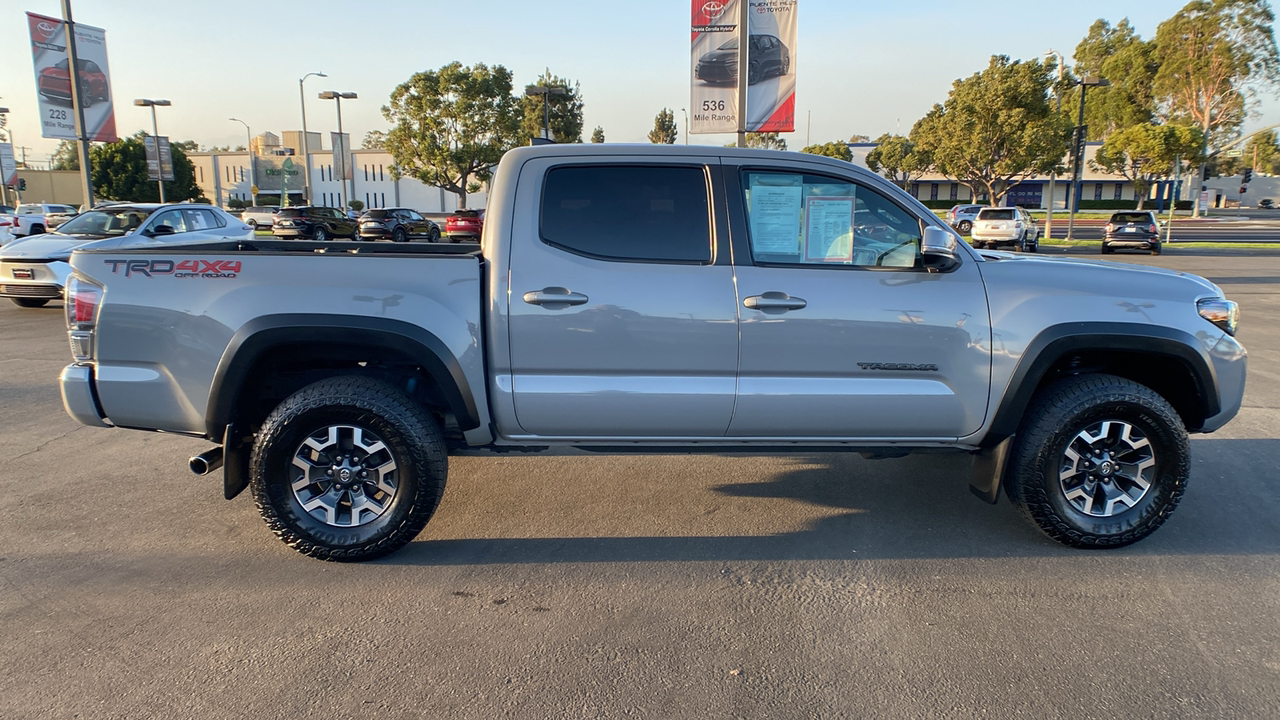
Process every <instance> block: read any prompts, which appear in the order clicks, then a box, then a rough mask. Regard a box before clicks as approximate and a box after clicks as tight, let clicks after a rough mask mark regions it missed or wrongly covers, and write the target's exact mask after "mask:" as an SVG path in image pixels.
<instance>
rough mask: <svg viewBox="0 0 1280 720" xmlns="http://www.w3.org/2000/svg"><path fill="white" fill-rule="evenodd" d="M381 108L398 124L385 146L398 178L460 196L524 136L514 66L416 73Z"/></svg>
mask: <svg viewBox="0 0 1280 720" xmlns="http://www.w3.org/2000/svg"><path fill="white" fill-rule="evenodd" d="M382 115H383V116H384V117H385V118H386V119H387V121H389V122H390V123H391V125H392V128H391V131H390V132H388V133H387V138H386V149H387V151H388V152H390V153H391V157H392V159H393V160H394V161H395V164H394V165H393V166H392V169H391V172H392V176H393V177H399V176H401V175H405V176H408V177H412V178H416V179H418V180H419V181H420V182H422V183H423V184H426V185H431V186H432V187H438V188H443V189H445V190H448V191H450V192H452V193H454V194H456V195H457V196H458V207H460V208H465V207H466V206H467V194H468V193H471V192H477V191H478V190H479V187H480V186H479V185H478V184H477V183H476V182H475V181H473V180H472V178H475V179H476V180H479V181H481V182H484V181H487V180H488V179H489V177H490V176H491V174H492V172H493V167H494V166H495V165H497V164H498V160H500V159H501V158H502V154H503V153H505V152H506V151H507V150H510V149H511V148H513V147H515V146H516V144H517V143H518V142H519V130H520V105H519V101H518V100H517V99H516V98H515V97H514V96H513V95H512V94H511V71H510V70H508V69H506V68H505V67H503V66H501V65H495V66H493V67H492V68H489V67H488V66H486V65H484V64H482V63H477V64H476V65H475V66H474V67H464V66H463V65H462V64H461V63H459V62H452V63H449V64H448V65H445V66H444V67H442V68H440V69H439V70H428V71H425V72H420V73H415V74H414V75H413V77H411V78H409V80H408V81H407V82H405V83H403V84H401V85H400V86H398V87H397V88H396V89H395V90H393V91H392V93H391V104H390V105H384V106H383V108H382Z"/></svg>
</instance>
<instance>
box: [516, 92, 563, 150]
mask: <svg viewBox="0 0 1280 720" xmlns="http://www.w3.org/2000/svg"><path fill="white" fill-rule="evenodd" d="M524 94H525V95H528V96H530V97H533V96H537V95H541V96H542V137H544V138H546V139H547V140H551V96H552V95H568V94H569V89H568V88H563V87H558V86H555V85H525V86H524Z"/></svg>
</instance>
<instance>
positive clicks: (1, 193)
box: [0, 107, 18, 205]
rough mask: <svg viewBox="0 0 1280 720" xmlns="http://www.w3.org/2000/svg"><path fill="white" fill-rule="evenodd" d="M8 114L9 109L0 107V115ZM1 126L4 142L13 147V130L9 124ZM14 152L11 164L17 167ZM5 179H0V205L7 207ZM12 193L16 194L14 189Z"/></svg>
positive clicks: (7, 192) (15, 153) (16, 157)
mask: <svg viewBox="0 0 1280 720" xmlns="http://www.w3.org/2000/svg"><path fill="white" fill-rule="evenodd" d="M8 114H9V108H7V107H0V115H8ZM3 124H4V131H5V135H6V137H5V142H7V143H9V145H13V130H10V129H9V123H8V122H5V123H3ZM14 150H15V152H14V156H13V162H14V165H15V166H16V165H17V162H18V156H17V152H16V150H17V148H16V147H15V148H14ZM15 169H16V167H15ZM6 179H7V178H4V177H0V203H3V204H4V205H8V204H9V190H8V188H7V186H5V184H4V180H6ZM14 192H15V193H16V192H17V189H16V188H15V189H14ZM17 204H18V203H14V205H17Z"/></svg>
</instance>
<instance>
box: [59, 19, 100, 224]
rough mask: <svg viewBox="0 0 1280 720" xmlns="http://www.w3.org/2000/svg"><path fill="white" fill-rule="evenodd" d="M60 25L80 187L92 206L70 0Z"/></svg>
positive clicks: (85, 133) (88, 204)
mask: <svg viewBox="0 0 1280 720" xmlns="http://www.w3.org/2000/svg"><path fill="white" fill-rule="evenodd" d="M62 27H63V30H64V31H65V32H66V33H67V65H68V66H69V69H70V73H71V106H72V107H73V108H75V112H74V113H72V117H73V118H74V120H75V124H76V128H75V129H76V139H77V142H76V144H77V145H79V151H80V188H81V190H82V191H83V192H84V203H85V205H86V206H88V207H93V177H92V175H91V174H90V167H89V135H88V130H87V129H86V128H85V122H84V105H82V104H81V102H80V58H79V56H78V55H77V53H76V24H75V23H74V22H73V21H72V20H71V0H62Z"/></svg>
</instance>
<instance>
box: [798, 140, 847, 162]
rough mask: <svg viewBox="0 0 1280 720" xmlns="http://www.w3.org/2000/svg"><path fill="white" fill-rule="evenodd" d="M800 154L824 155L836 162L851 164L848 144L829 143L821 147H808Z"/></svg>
mask: <svg viewBox="0 0 1280 720" xmlns="http://www.w3.org/2000/svg"><path fill="white" fill-rule="evenodd" d="M800 152H802V153H809V154H810V155H825V156H826V157H832V158H835V159H837V160H844V161H845V162H853V151H852V150H850V149H849V145H848V143H842V142H829V143H822V144H821V145H808V146H806V147H805V148H804V149H803V150H801V151H800Z"/></svg>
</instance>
